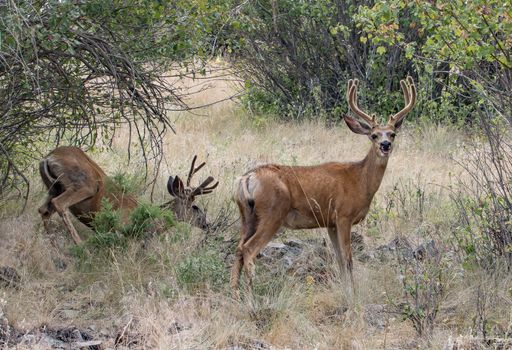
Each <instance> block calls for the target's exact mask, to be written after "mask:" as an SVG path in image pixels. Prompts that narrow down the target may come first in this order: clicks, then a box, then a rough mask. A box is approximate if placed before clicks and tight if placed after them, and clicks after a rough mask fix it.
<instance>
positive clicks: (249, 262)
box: [242, 210, 283, 298]
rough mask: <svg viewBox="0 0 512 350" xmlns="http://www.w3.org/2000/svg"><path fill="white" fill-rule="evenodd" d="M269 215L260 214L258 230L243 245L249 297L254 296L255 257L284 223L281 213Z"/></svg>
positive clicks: (269, 212)
mask: <svg viewBox="0 0 512 350" xmlns="http://www.w3.org/2000/svg"><path fill="white" fill-rule="evenodd" d="M267 215H268V216H264V215H262V216H260V217H259V218H260V220H259V222H258V224H257V227H256V232H255V233H254V235H252V237H250V238H249V239H248V240H247V242H245V243H244V244H243V246H242V262H243V268H244V273H245V277H246V281H247V283H246V291H247V295H248V296H249V298H252V282H253V279H254V276H255V267H254V259H255V258H256V256H257V255H258V253H259V252H260V251H261V250H262V249H263V248H264V247H265V246H266V245H267V244H268V242H270V241H271V240H272V238H273V237H274V235H275V234H276V232H277V230H279V228H280V227H281V226H282V224H283V216H281V215H280V214H279V213H276V212H274V213H272V212H271V211H270V210H269V211H268V213H267Z"/></svg>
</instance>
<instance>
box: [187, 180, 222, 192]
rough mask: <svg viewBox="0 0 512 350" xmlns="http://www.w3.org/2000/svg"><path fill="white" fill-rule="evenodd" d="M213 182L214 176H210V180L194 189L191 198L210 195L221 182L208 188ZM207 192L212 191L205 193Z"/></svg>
mask: <svg viewBox="0 0 512 350" xmlns="http://www.w3.org/2000/svg"><path fill="white" fill-rule="evenodd" d="M213 180H214V178H213V176H208V178H207V179H206V180H204V181H203V183H202V184H200V185H199V186H198V187H196V188H194V190H193V191H192V193H191V196H197V195H200V194H206V193H210V192H211V191H212V190H213V189H214V188H215V187H217V185H218V184H219V182H218V181H217V183H216V184H214V185H212V186H210V187H207V186H208V185H209V184H211V183H212V182H213ZM205 191H210V192H205Z"/></svg>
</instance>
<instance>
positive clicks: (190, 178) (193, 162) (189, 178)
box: [187, 155, 206, 187]
mask: <svg viewBox="0 0 512 350" xmlns="http://www.w3.org/2000/svg"><path fill="white" fill-rule="evenodd" d="M196 160H197V155H195V156H194V158H193V159H192V164H191V165H190V171H189V172H188V177H187V187H190V182H191V181H192V177H193V176H194V174H195V173H197V172H198V171H199V170H200V169H201V168H202V167H204V166H205V164H206V162H203V163H201V164H200V165H199V166H198V167H197V168H194V166H195V164H196Z"/></svg>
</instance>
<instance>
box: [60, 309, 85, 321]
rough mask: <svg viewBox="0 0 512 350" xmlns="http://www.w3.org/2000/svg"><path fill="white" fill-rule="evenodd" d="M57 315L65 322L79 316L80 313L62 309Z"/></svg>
mask: <svg viewBox="0 0 512 350" xmlns="http://www.w3.org/2000/svg"><path fill="white" fill-rule="evenodd" d="M59 315H60V317H61V318H63V319H65V320H74V319H76V318H77V317H78V316H79V315H80V311H79V310H73V309H63V310H60V311H59Z"/></svg>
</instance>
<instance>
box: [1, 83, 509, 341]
mask: <svg viewBox="0 0 512 350" xmlns="http://www.w3.org/2000/svg"><path fill="white" fill-rule="evenodd" d="M206 83H208V84H210V85H212V89H210V90H206V91H204V92H201V93H198V94H196V95H195V96H194V100H193V101H189V103H191V104H196V105H200V104H207V103H210V102H212V101H214V100H218V99H222V98H224V97H225V96H226V95H229V94H230V93H232V92H233V87H232V85H231V84H232V83H228V82H224V81H220V80H219V81H207V82H206ZM190 84H192V83H190ZM196 112H197V113H194V114H191V113H180V114H176V115H174V116H173V118H174V120H175V128H176V131H177V133H176V135H168V138H167V140H166V144H165V158H164V166H163V167H162V169H161V171H160V175H159V178H158V182H157V186H156V193H155V198H156V201H157V202H160V201H161V202H163V201H165V200H168V197H169V195H168V193H167V191H166V187H165V183H166V181H167V177H168V176H169V175H176V174H180V175H181V176H185V175H186V173H187V171H188V167H189V164H190V160H191V158H192V156H193V155H194V154H197V155H198V156H199V159H201V160H206V161H207V165H206V167H205V168H204V169H203V170H202V171H201V172H200V173H199V174H197V175H196V177H197V179H196V181H199V180H200V179H201V178H202V177H203V178H204V177H206V176H208V175H212V176H214V177H215V178H216V179H218V180H219V181H220V184H219V187H218V188H217V190H216V191H215V192H214V193H213V194H212V195H208V196H204V197H203V198H200V199H199V202H200V204H201V205H202V206H203V207H204V208H206V209H207V211H208V215H209V216H210V217H216V215H218V214H219V213H220V212H222V211H225V210H226V208H228V210H227V215H228V216H229V217H230V219H231V220H236V218H237V215H238V214H237V212H236V210H235V208H234V206H233V203H232V201H231V193H232V185H233V181H234V179H235V178H236V177H237V176H239V175H240V174H242V173H244V172H245V171H246V170H247V169H249V168H250V167H252V166H254V165H255V164H258V163H262V162H277V163H285V164H291V165H294V164H301V165H311V164H318V163H322V162H326V161H352V160H358V159H361V158H362V157H364V155H365V153H366V152H367V150H368V148H369V141H368V140H367V139H366V138H364V137H362V136H358V135H354V134H352V133H351V132H350V131H349V130H348V129H347V128H346V127H345V126H344V125H343V123H340V124H339V125H337V126H331V127H327V126H325V124H324V123H322V122H321V121H318V122H317V121H314V120H313V121H303V122H300V123H283V122H279V121H278V120H276V119H272V118H268V119H262V118H256V119H254V118H251V116H249V115H248V114H247V112H245V111H244V110H243V109H242V108H241V107H240V106H239V105H237V104H236V103H235V102H232V101H227V102H223V103H221V104H218V105H214V106H212V107H210V108H207V109H204V110H197V111H196ZM255 120H256V121H257V122H255ZM127 140H128V138H127V136H126V134H123V133H122V132H121V133H120V134H119V136H118V138H117V139H116V142H115V143H114V145H113V149H112V150H111V151H107V152H97V153H93V154H92V156H93V158H94V159H95V160H96V161H97V162H98V163H99V164H100V165H101V166H102V167H103V168H104V169H106V170H107V173H109V174H114V173H116V172H120V171H122V172H126V173H128V174H133V175H137V176H139V175H140V173H141V167H142V159H138V158H137V157H135V158H133V159H132V160H131V163H130V164H129V165H126V162H125V161H126V147H127V145H126V143H127ZM463 141H464V138H463V136H462V134H461V133H459V132H458V131H457V130H456V129H454V128H452V127H450V126H443V125H424V126H421V127H419V126H411V125H407V121H406V123H405V128H404V130H403V131H401V132H400V133H399V136H398V137H397V146H396V149H395V150H394V154H393V155H392V157H391V160H390V162H389V164H388V169H387V172H386V175H385V177H384V181H383V183H382V186H381V188H380V190H379V192H378V193H377V195H376V197H375V200H374V205H373V206H372V209H371V211H370V215H369V218H368V219H367V220H366V221H365V222H364V223H362V224H361V225H359V226H357V227H356V228H355V231H358V232H360V233H362V234H363V236H364V237H365V242H366V245H367V249H369V250H371V249H372V248H375V247H377V246H379V245H381V244H385V243H387V242H389V240H390V239H392V238H394V237H395V236H396V235H397V234H399V235H403V236H406V237H407V238H408V239H409V240H411V241H412V242H418V243H419V242H421V241H424V240H425V239H427V238H430V237H434V238H436V237H439V236H440V235H441V236H442V235H449V234H450V233H449V230H450V227H451V226H450V225H451V224H452V222H451V219H450V215H451V213H450V207H449V205H447V204H446V203H447V193H446V192H445V191H443V188H445V187H446V186H449V185H450V184H452V178H453V177H457V176H461V175H460V174H461V171H460V170H459V168H458V167H457V166H456V165H455V163H454V161H453V160H452V159H453V158H457V157H459V156H460V154H458V152H460V149H461V147H460V145H461V144H462V143H463ZM31 177H32V179H33V180H34V183H38V180H37V174H32V176H31ZM417 188H421V189H422V190H423V191H425V193H426V197H425V199H423V201H424V203H423V205H422V206H421V209H418V208H417V207H416V206H415V205H416V204H415V203H416V202H414V201H413V200H411V201H410V202H409V200H410V198H411V197H410V196H412V195H413V194H414V193H415V192H414V191H415V189H417ZM42 192H43V188H42V185H39V188H37V186H36V191H34V194H33V196H32V199H31V202H30V203H29V207H28V209H27V211H26V213H25V214H23V215H21V216H9V215H7V217H6V218H4V219H2V220H1V221H0V242H1V244H0V265H1V266H13V267H15V268H16V269H17V271H18V273H19V274H20V276H21V284H20V286H19V288H18V289H13V288H9V287H0V299H2V300H5V303H3V304H0V308H2V309H1V311H2V312H3V313H4V314H5V316H6V317H7V319H8V320H9V322H10V323H11V324H13V325H15V326H16V327H19V328H20V329H26V330H29V329H32V328H34V327H39V326H41V325H42V324H50V325H75V326H78V327H83V328H87V327H89V329H92V330H93V331H94V332H95V334H98V336H99V337H102V339H104V342H105V344H104V345H105V347H108V346H110V347H113V345H114V344H113V342H114V339H115V336H116V334H118V332H120V331H122V330H125V332H126V337H127V338H129V337H132V340H133V342H132V345H133V347H135V348H162V349H163V348H165V349H168V348H172V349H207V348H229V347H230V346H235V345H236V346H239V348H247V349H250V348H259V349H262V348H275V349H284V348H288V349H304V348H308V349H403V348H426V347H431V348H441V347H443V346H444V345H445V344H446V342H447V341H448V339H449V338H450V337H452V338H453V337H457V336H458V335H459V334H466V333H470V329H471V327H472V326H473V325H474V322H473V321H472V320H471V319H468V318H467V317H465V315H468V314H474V310H475V307H476V306H475V302H474V300H475V293H476V292H475V291H476V290H477V288H480V287H479V286H482V285H484V283H482V278H484V276H483V275H482V274H481V273H478V272H475V274H474V276H465V277H464V278H460V276H459V277H457V276H453V277H451V278H452V279H451V280H450V283H449V284H448V285H447V288H449V289H448V290H447V293H446V297H445V299H444V300H443V304H442V307H441V311H440V315H439V317H438V319H439V322H438V323H437V326H436V328H435V330H434V333H433V335H431V337H429V338H428V339H419V338H417V337H416V333H415V332H414V329H413V328H412V326H411V324H410V323H408V322H403V321H402V319H401V315H399V314H396V313H394V312H391V311H390V310H387V309H386V310H387V311H386V312H378V311H377V312H376V311H372V310H375V309H377V310H380V309H379V308H380V307H382V306H385V305H387V304H388V303H389V300H390V299H396V300H399V299H400V298H401V297H402V294H403V290H402V289H401V285H400V283H399V276H398V275H397V269H396V266H395V265H394V264H393V263H392V262H385V263H373V264H372V263H364V262H361V261H357V262H356V264H355V265H356V266H355V279H356V281H357V293H356V295H355V296H354V297H352V298H349V297H347V296H346V295H345V287H344V286H343V285H342V284H341V279H340V278H339V276H338V274H337V270H336V265H335V263H334V261H333V259H330V260H328V264H327V267H326V269H327V271H329V273H330V274H329V275H330V276H331V277H330V278H329V279H328V280H327V281H326V282H316V281H315V280H312V279H301V278H298V277H296V276H293V275H292V276H289V275H287V274H286V272H285V271H284V270H283V271H281V272H280V273H279V274H278V275H277V277H276V275H275V274H272V273H270V272H269V270H268V269H265V268H258V277H257V280H256V285H259V288H260V293H259V294H258V295H259V297H258V299H257V305H256V306H255V307H250V306H248V305H246V304H245V303H244V302H239V301H235V300H232V299H231V298H230V296H229V287H228V283H227V279H225V278H224V279H222V278H223V277H222V276H221V277H219V278H221V280H212V279H211V277H210V276H209V275H208V273H209V271H208V270H207V271H206V275H205V276H204V277H203V278H202V280H199V281H197V280H193V281H192V282H190V283H189V284H187V283H185V284H183V283H182V282H180V281H181V280H183V279H184V277H183V276H181V275H180V274H182V273H183V269H186V267H180V266H186V265H183V262H184V261H187V259H188V258H189V257H191V256H194V257H197V259H203V258H204V256H206V255H207V254H210V255H211V258H212V259H213V260H211V261H213V262H215V263H218V264H219V266H220V268H222V269H224V276H227V274H228V273H229V272H228V268H229V259H228V260H227V261H228V262H227V263H226V262H225V261H224V259H225V258H226V254H227V253H229V247H230V246H229V243H230V240H231V239H237V237H238V230H237V225H236V224H235V225H233V226H229V227H226V229H225V230H224V231H223V232H218V233H217V235H218V236H219V237H221V238H220V239H219V240H217V241H216V243H207V244H206V245H205V244H204V242H203V233H202V232H200V231H198V230H195V229H192V228H190V227H188V226H187V225H180V226H179V227H178V228H177V229H176V230H177V231H176V232H178V231H179V230H182V231H186V233H187V236H186V237H188V238H187V239H186V240H182V241H178V242H173V241H172V239H169V235H170V236H172V234H173V232H171V233H169V234H168V235H167V236H164V237H155V238H153V239H150V240H149V241H148V242H145V243H144V244H141V243H140V242H132V243H131V244H130V245H129V247H128V248H127V249H126V250H125V251H116V250H107V251H102V252H91V255H92V257H89V258H88V259H86V261H85V263H80V262H79V260H78V259H77V258H76V255H74V254H73V253H72V252H71V251H70V247H71V245H72V241H71V239H70V237H68V235H67V234H66V232H65V230H64V229H63V226H62V225H61V224H59V223H60V220H59V219H57V218H55V219H54V220H53V221H54V225H56V233H55V236H56V239H57V241H58V242H59V244H58V246H57V247H54V246H52V245H51V244H50V240H49V238H48V237H47V236H46V235H45V234H44V233H43V229H42V225H41V224H40V220H39V218H38V217H37V215H36V208H37V206H38V204H39V202H40V200H41V196H42ZM404 193H405V194H404ZM400 196H402V197H403V198H404V199H403V201H404V203H403V205H404V207H400V210H399V209H396V207H395V209H393V210H391V209H389V210H388V209H386V208H387V207H388V206H389V203H390V201H391V200H392V199H393V200H394V203H395V205H396V203H398V202H400V198H402V197H400ZM408 196H409V197H408ZM142 197H144V198H146V199H148V193H147V191H146V192H145V193H143V194H142ZM405 209H408V211H407V212H405V211H404V210H405ZM420 211H421V213H420ZM77 226H79V225H78V224H77ZM80 234H81V235H82V236H85V237H86V236H88V235H91V234H92V232H91V231H90V230H89V229H86V228H84V227H82V226H80ZM325 236H326V235H325V232H324V230H311V231H288V232H285V233H283V234H281V235H280V236H278V237H277V238H276V240H278V241H279V240H282V239H283V238H290V237H298V238H301V239H305V238H314V239H317V240H321V239H322V238H325ZM226 247H228V248H226ZM225 249H227V252H226V251H225ZM329 249H330V248H329ZM217 250H219V251H217ZM210 255H208V256H210ZM205 261H210V260H205ZM178 267H180V268H181V269H182V270H180V268H178ZM185 272H186V270H185ZM212 275H213V272H212ZM510 286H511V279H510V276H506V277H505V278H503V279H502V280H501V282H500V285H499V286H496V288H497V290H498V292H497V294H496V297H495V298H493V299H492V300H494V304H492V305H493V306H494V307H498V306H499V307H501V308H503V307H507V306H510V305H512V302H511V294H507V293H509V292H507V291H508V290H509V289H508V288H510ZM489 300H491V299H489ZM508 310H510V308H509V309H508ZM486 312H487V313H488V316H489V317H490V318H491V319H493V320H494V322H496V324H497V325H499V326H500V327H505V328H506V327H507V322H509V324H508V327H510V320H511V319H512V315H510V313H508V314H507V312H503V311H499V310H497V309H494V308H491V309H490V308H489V307H488V308H487V310H486ZM376 320H380V321H378V322H377V321H376ZM379 322H380V324H379ZM29 347H30V346H29ZM235 348H236V347H232V349H235Z"/></svg>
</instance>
